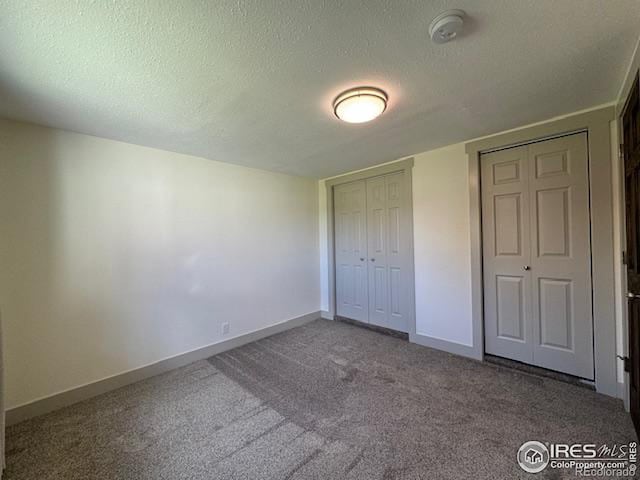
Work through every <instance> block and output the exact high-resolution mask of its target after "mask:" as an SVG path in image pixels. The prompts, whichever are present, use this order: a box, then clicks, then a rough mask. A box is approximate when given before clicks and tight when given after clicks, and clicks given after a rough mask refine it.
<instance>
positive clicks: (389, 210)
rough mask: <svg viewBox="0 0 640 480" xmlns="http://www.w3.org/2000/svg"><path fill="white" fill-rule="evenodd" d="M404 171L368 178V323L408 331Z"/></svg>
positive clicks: (407, 268)
mask: <svg viewBox="0 0 640 480" xmlns="http://www.w3.org/2000/svg"><path fill="white" fill-rule="evenodd" d="M404 182H405V177H404V173H402V172H399V173H393V174H390V175H385V176H383V177H374V178H370V179H367V181H366V184H367V242H368V253H369V323H371V324H373V325H377V326H380V327H385V328H390V329H393V330H397V331H401V332H408V326H409V323H408V318H409V314H410V313H409V312H410V311H411V310H410V307H411V304H410V302H411V296H410V288H409V284H408V282H410V281H412V279H411V278H410V275H409V272H410V265H409V262H410V258H411V256H410V254H409V245H408V243H409V242H408V239H407V235H408V233H409V231H410V229H409V226H408V222H409V221H411V220H410V219H409V218H408V214H407V211H408V209H407V206H406V202H407V201H408V199H407V189H406V187H405V183H404Z"/></svg>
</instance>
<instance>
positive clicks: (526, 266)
mask: <svg viewBox="0 0 640 480" xmlns="http://www.w3.org/2000/svg"><path fill="white" fill-rule="evenodd" d="M522 269H523V270H527V271H528V270H531V267H530V266H529V265H525V266H524V267H522Z"/></svg>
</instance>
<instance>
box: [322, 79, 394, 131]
mask: <svg viewBox="0 0 640 480" xmlns="http://www.w3.org/2000/svg"><path fill="white" fill-rule="evenodd" d="M388 100H389V97H387V94H386V93H385V92H383V91H382V90H380V89H379V88H374V87H357V88H352V89H350V90H347V91H345V92H342V93H341V94H340V95H338V96H337V97H336V99H335V100H334V101H333V112H334V113H335V114H336V117H338V118H339V119H340V120H342V121H344V122H348V123H364V122H369V121H371V120H373V119H374V118H376V117H379V116H380V115H381V114H382V112H384V111H385V109H386V108H387V101H388Z"/></svg>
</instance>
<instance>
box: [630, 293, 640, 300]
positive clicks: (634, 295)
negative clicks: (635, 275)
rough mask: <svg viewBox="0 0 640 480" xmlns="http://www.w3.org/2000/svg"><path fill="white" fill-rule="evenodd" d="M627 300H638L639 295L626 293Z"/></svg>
mask: <svg viewBox="0 0 640 480" xmlns="http://www.w3.org/2000/svg"><path fill="white" fill-rule="evenodd" d="M627 298H631V299H634V300H635V299H638V298H640V295H638V294H637V293H632V292H628V293H627Z"/></svg>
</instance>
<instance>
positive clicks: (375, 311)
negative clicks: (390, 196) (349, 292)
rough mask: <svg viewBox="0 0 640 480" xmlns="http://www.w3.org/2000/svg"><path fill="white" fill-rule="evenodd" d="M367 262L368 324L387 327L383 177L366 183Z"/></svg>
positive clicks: (387, 291) (385, 210)
mask: <svg viewBox="0 0 640 480" xmlns="http://www.w3.org/2000/svg"><path fill="white" fill-rule="evenodd" d="M366 185H367V221H368V225H369V228H368V229H367V243H368V246H369V248H368V252H369V255H368V260H369V323H372V324H374V325H378V326H387V317H388V305H389V277H388V265H387V251H388V245H387V238H388V234H387V229H388V215H387V201H386V197H387V186H386V182H385V178H384V177H375V178H370V179H367V181H366Z"/></svg>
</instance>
